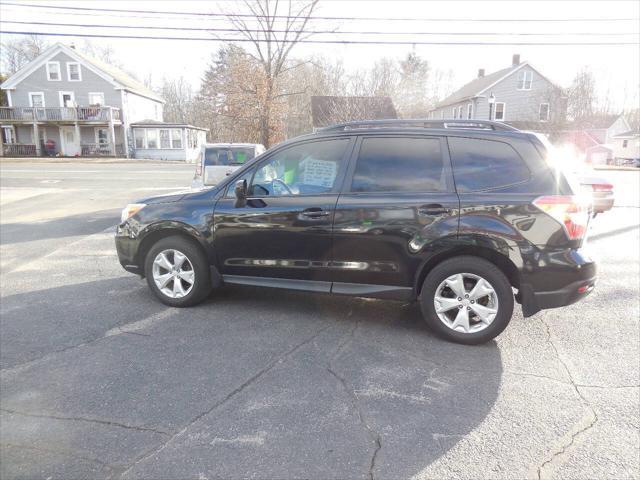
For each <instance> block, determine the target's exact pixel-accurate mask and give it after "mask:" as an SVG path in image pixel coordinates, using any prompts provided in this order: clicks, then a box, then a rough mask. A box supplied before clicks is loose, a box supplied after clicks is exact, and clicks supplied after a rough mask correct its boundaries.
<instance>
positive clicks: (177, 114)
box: [159, 77, 194, 123]
mask: <svg viewBox="0 0 640 480" xmlns="http://www.w3.org/2000/svg"><path fill="white" fill-rule="evenodd" d="M159 93H160V96H161V97H162V98H163V99H164V101H165V104H164V108H163V115H164V120H165V121H166V122H173V123H192V122H193V100H194V98H193V97H194V95H193V89H192V88H191V85H189V83H188V82H187V81H186V80H185V78H184V77H180V78H178V79H172V80H169V79H167V78H164V79H163V80H162V85H161V86H160V92H159Z"/></svg>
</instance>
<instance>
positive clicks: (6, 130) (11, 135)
mask: <svg viewBox="0 0 640 480" xmlns="http://www.w3.org/2000/svg"><path fill="white" fill-rule="evenodd" d="M2 143H16V134H15V132H14V130H13V127H2Z"/></svg>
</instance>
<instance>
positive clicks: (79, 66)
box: [67, 62, 82, 82]
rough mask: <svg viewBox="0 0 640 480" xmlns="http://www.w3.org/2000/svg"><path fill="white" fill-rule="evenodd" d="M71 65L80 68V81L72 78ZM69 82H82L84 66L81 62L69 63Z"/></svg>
mask: <svg viewBox="0 0 640 480" xmlns="http://www.w3.org/2000/svg"><path fill="white" fill-rule="evenodd" d="M71 65H77V66H78V79H77V80H74V79H72V78H71V68H70V67H71ZM67 80H68V81H70V82H81V81H82V65H80V62H67Z"/></svg>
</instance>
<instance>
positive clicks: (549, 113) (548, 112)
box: [538, 102, 551, 122]
mask: <svg viewBox="0 0 640 480" xmlns="http://www.w3.org/2000/svg"><path fill="white" fill-rule="evenodd" d="M543 105H546V106H547V118H545V119H542V106H543ZM550 118H551V106H550V105H549V102H542V103H541V104H540V107H539V108H538V121H540V122H548V121H549V119H550Z"/></svg>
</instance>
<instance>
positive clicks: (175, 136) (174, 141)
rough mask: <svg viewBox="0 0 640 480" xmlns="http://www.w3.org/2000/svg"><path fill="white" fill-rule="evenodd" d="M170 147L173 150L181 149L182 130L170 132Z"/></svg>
mask: <svg viewBox="0 0 640 480" xmlns="http://www.w3.org/2000/svg"><path fill="white" fill-rule="evenodd" d="M171 145H172V147H173V148H182V130H179V129H177V128H174V129H173V130H171Z"/></svg>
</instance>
